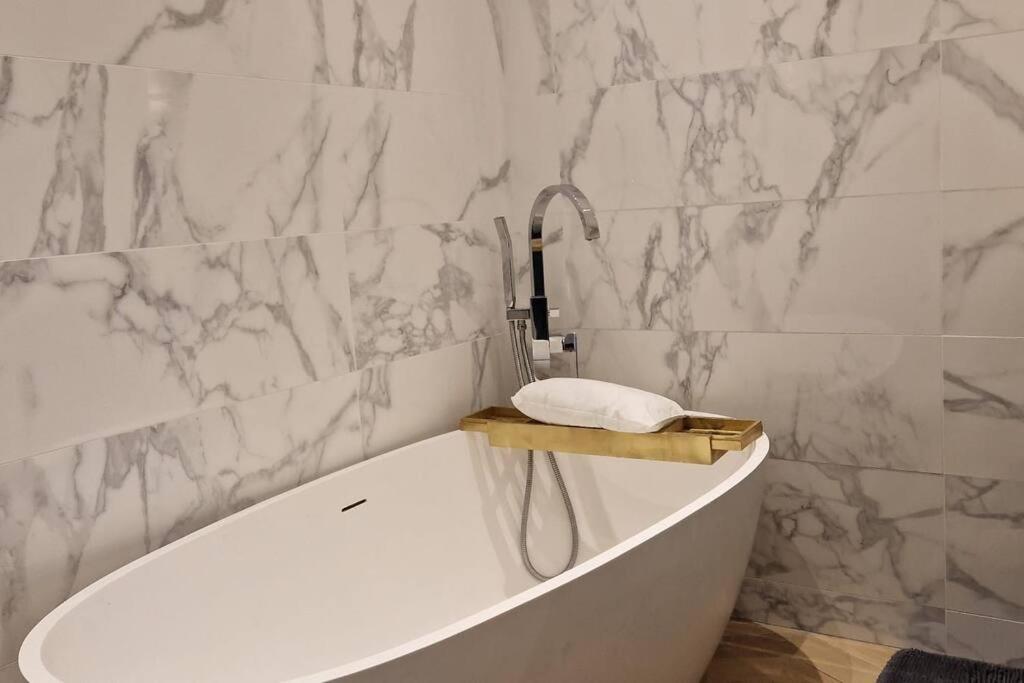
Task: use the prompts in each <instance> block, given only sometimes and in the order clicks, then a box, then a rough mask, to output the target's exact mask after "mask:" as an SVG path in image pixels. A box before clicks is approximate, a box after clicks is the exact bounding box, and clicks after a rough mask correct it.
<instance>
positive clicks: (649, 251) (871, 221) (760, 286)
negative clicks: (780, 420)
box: [555, 194, 941, 333]
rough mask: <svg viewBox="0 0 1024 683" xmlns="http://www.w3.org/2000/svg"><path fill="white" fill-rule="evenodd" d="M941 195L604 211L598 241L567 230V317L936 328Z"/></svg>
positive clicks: (599, 324)
mask: <svg viewBox="0 0 1024 683" xmlns="http://www.w3.org/2000/svg"><path fill="white" fill-rule="evenodd" d="M938 202H939V197H938V195H937V194H920V195H893V196H881V197H866V198H849V199H842V200H831V201H828V202H803V201H800V202H769V203H754V204H737V205H721V206H709V207H686V208H674V209H673V208H670V209H658V210H642V211H641V210H633V211H618V212H606V213H602V214H601V221H602V238H601V240H600V241H598V242H593V243H588V242H585V241H584V240H583V239H582V237H581V236H580V235H579V234H578V231H570V233H569V234H570V238H569V239H570V243H569V246H568V253H567V262H566V278H567V279H568V281H569V290H570V292H571V299H570V301H571V303H572V306H571V307H569V310H568V311H567V320H568V321H569V322H567V324H569V325H576V326H583V327H595V328H606V329H665V328H673V329H678V330H679V331H682V332H687V331H702V330H714V331H731V330H736V331H763V332H775V331H785V332H790V331H792V332H803V331H806V332H903V333H934V332H937V331H938V330H939V299H940V296H939V291H938V286H937V285H938V282H939V278H940V275H939V251H940V249H941V245H940V241H941V237H940V235H939V234H938V232H937V231H935V230H934V227H933V226H934V224H935V223H936V222H937V221H938V215H939V206H938ZM882 243H885V244H886V245H887V247H886V249H884V250H880V249H878V245H879V244H882ZM555 272H556V274H557V273H558V271H557V270H556V271H555Z"/></svg>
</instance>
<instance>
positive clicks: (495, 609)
mask: <svg viewBox="0 0 1024 683" xmlns="http://www.w3.org/2000/svg"><path fill="white" fill-rule="evenodd" d="M695 414H696V413H695ZM702 414H703V413H702ZM458 433H460V432H459V431H458V430H455V431H451V432H446V433H444V434H439V435H437V436H434V437H431V438H429V439H424V440H422V441H418V442H415V443H412V444H409V445H407V446H403V447H401V448H398V449H395V450H393V451H390V452H388V453H384V454H382V455H379V456H376V457H373V458H370V459H368V460H364V461H363V462H360V463H358V464H355V465H352V466H349V467H346V468H344V469H341V470H338V471H337V472H332V473H330V474H328V475H325V476H323V477H319V478H317V479H314V480H313V481H310V482H308V483H306V484H303V485H301V486H297V487H295V488H293V489H291V490H289V491H285V492H283V493H279V494H277V495H276V496H273V497H271V498H268V499H266V500H264V501H261V502H259V503H256V504H254V505H251V506H250V507H247V508H245V509H244V510H241V511H239V512H237V513H234V514H231V515H228V516H227V517H224V518H223V519H220V520H218V521H216V522H213V523H212V524H209V525H207V526H205V527H203V528H202V529H199V530H197V531H195V532H192V533H191V534H188V535H186V536H184V537H182V538H180V539H178V540H176V541H174V542H173V543H169V544H168V545H166V546H164V547H162V548H158V549H157V550H154V551H153V552H150V553H147V554H145V555H143V556H142V557H139V558H137V559H135V560H133V561H132V562H129V563H128V564H126V565H125V566H123V567H121V568H119V569H116V570H114V571H113V572H111V573H110V574H107V575H106V576H104V577H102V578H100V579H97V580H96V581H94V582H93V583H91V584H89V585H88V586H85V587H84V588H82V589H81V590H79V591H78V592H77V593H75V594H74V595H72V596H71V597H69V598H68V599H67V600H65V601H64V602H62V603H61V604H60V605H58V606H57V607H56V608H54V609H53V610H52V611H51V612H50V613H49V614H47V615H46V616H45V617H43V619H42V620H40V621H39V623H37V624H36V625H35V626H34V627H33V628H32V630H31V631H29V634H28V635H27V636H26V637H25V640H24V641H23V642H22V644H21V648H20V649H19V652H18V660H17V661H18V668H19V670H20V673H21V674H22V675H23V676H25V677H26V678H27V677H28V676H31V677H32V678H31V680H32V683H64V682H63V681H61V680H60V679H58V678H56V677H54V676H53V674H51V673H50V672H49V670H48V669H47V668H46V666H45V664H44V663H43V661H42V645H43V641H44V639H45V637H46V635H47V633H49V631H50V629H51V627H52V625H53V624H54V623H55V622H57V621H58V620H60V618H61V617H63V616H64V615H65V614H66V613H67V612H69V611H70V610H71V609H73V608H74V607H76V606H77V605H78V604H79V603H80V602H81V601H83V600H85V599H86V598H88V597H89V596H90V595H91V594H92V593H93V592H95V591H97V590H100V589H101V588H103V587H104V586H106V585H107V584H109V583H111V582H113V581H116V580H117V579H119V578H121V577H122V576H125V575H126V574H129V573H131V572H132V571H135V570H136V569H137V568H138V567H140V566H142V565H143V564H145V563H147V562H150V561H152V560H155V559H156V558H158V557H160V556H162V555H163V554H164V553H168V552H171V551H173V550H175V549H176V548H177V547H178V546H179V545H184V544H185V543H188V542H191V541H193V540H195V539H196V538H201V537H202V536H205V535H206V534H209V533H213V532H215V531H216V530H218V529H219V528H220V527H221V526H222V525H226V524H229V523H232V522H234V521H237V519H238V518H239V517H240V516H245V515H248V514H252V513H255V512H256V511H258V510H260V509H262V508H263V507H266V506H268V505H271V504H273V503H275V502H277V501H279V500H283V499H286V498H288V497H290V496H294V495H299V494H300V493H302V492H304V491H306V490H308V488H311V487H315V486H317V485H322V484H326V483H327V482H329V481H330V480H332V479H333V478H334V477H337V476H341V475H342V474H344V473H347V472H352V471H356V470H358V469H359V468H362V467H365V466H367V465H369V464H371V463H375V462H380V461H382V460H385V459H390V458H393V457H398V456H400V455H402V454H403V453H404V452H405V451H407V450H410V449H413V448H418V447H421V446H422V445H424V444H427V443H431V442H434V441H441V440H444V439H448V438H452V435H453V434H458ZM769 450H770V441H769V438H768V435H767V434H765V435H762V436H761V437H760V438H758V440H757V441H756V442H754V444H753V448H752V449H751V453H750V455H749V456H747V460H746V462H744V463H743V465H742V466H740V468H739V469H737V470H736V471H735V472H733V473H732V474H731V475H730V476H729V477H728V478H727V479H726V480H725V481H723V482H722V483H720V484H718V485H717V486H716V487H714V488H713V489H711V490H709V491H707V492H705V493H703V494H702V495H700V496H698V497H697V498H696V499H694V500H693V501H691V502H690V503H689V504H687V505H685V506H683V507H682V508H680V509H678V510H676V511H675V512H674V513H672V514H671V515H668V516H667V517H665V518H663V519H661V520H659V521H658V522H656V523H655V524H652V525H651V526H649V527H647V528H645V529H644V530H642V531H640V532H638V533H637V534H634V535H633V536H631V537H629V538H628V539H626V540H624V541H622V542H621V543H618V544H616V545H614V546H612V547H611V548H609V549H607V550H605V551H603V552H601V553H598V554H597V555H595V556H594V557H592V558H590V559H589V560H587V561H586V562H583V563H581V564H578V565H577V566H575V567H573V568H572V569H570V570H569V571H567V572H565V573H563V574H560V575H559V576H556V577H555V578H553V579H550V580H548V581H545V582H543V583H539V584H537V585H536V586H533V587H532V588H528V589H527V590H525V591H522V592H521V593H518V594H516V595H514V596H512V597H510V598H507V599H505V600H503V601H501V602H499V603H497V604H495V605H492V606H490V607H488V608H486V609H483V610H481V611H479V612H476V613H474V614H471V615H469V616H467V617H464V618H463V619H460V620H458V621H455V622H452V623H451V624H448V625H446V626H444V627H442V628H440V629H437V630H435V631H431V632H430V633H427V634H424V635H423V636H420V637H419V638H416V639H413V640H410V641H407V642H405V643H402V644H400V645H396V646H394V647H391V648H388V649H386V650H382V651H380V652H378V653H376V654H373V655H369V656H367V657H363V658H362V659H357V660H355V661H353V662H350V663H348V664H345V665H342V666H339V667H336V668H334V669H326V670H323V671H318V672H316V673H314V674H309V675H306V676H300V677H298V678H292V679H289V680H288V681H287V682H286V683H324V682H325V681H333V680H337V679H339V678H342V677H344V676H348V675H351V674H354V673H357V672H360V671H364V670H366V669H370V668H372V667H375V666H379V665H381V664H384V663H386V662H388V661H391V660H393V659H397V658H399V657H403V656H405V655H408V654H410V653H413V652H416V651H418V650H421V649H423V648H426V647H429V646H431V645H434V644H435V643H438V642H440V641H442V640H444V639H446V638H449V637H451V636H453V635H455V634H457V633H460V632H462V631H465V630H466V629H469V628H472V627H473V626H476V625H478V624H481V623H483V622H486V621H489V620H491V619H494V618H495V617H498V616H500V615H501V614H504V613H505V612H508V611H511V610H513V609H515V608H516V607H519V606H520V605H522V604H525V603H527V602H529V601H531V600H533V599H535V598H538V597H540V596H542V595H545V594H546V593H548V592H551V591H553V590H555V589H557V588H559V587H561V586H563V585H565V584H567V583H569V582H571V581H572V580H574V579H576V578H578V577H580V576H582V575H584V574H587V573H589V572H590V571H592V570H594V569H596V568H598V567H600V566H602V565H604V564H607V563H608V562H611V561H612V560H614V559H616V558H618V557H620V556H621V555H624V554H625V553H627V552H629V551H630V550H632V549H634V548H636V547H637V546H639V545H641V544H642V543H644V542H645V541H648V540H650V539H651V538H653V537H655V536H657V535H659V534H661V533H664V532H665V531H667V530H668V529H669V528H671V527H673V526H675V525H676V524H678V523H679V522H681V521H682V520H684V519H686V518H687V517H689V516H690V515H691V514H693V513H695V512H697V511H698V510H700V509H701V508H703V507H705V506H707V505H709V504H711V503H712V502H714V501H715V500H717V499H718V498H720V497H721V496H723V495H725V494H726V493H728V492H729V491H731V490H732V489H733V488H735V487H736V486H738V485H739V484H740V483H742V482H743V481H744V480H745V479H746V478H747V477H748V476H750V475H751V474H752V473H753V472H754V471H756V470H757V469H758V467H760V466H761V464H762V463H763V462H764V461H765V459H767V457H768V453H769Z"/></svg>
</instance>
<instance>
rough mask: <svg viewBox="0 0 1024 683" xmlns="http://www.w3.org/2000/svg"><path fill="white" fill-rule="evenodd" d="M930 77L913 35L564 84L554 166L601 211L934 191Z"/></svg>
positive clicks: (935, 98) (935, 140)
mask: <svg viewBox="0 0 1024 683" xmlns="http://www.w3.org/2000/svg"><path fill="white" fill-rule="evenodd" d="M939 80H940V79H939V50H938V48H937V47H936V46H934V45H932V46H927V45H926V46H917V45H915V46H910V47H903V48H893V49H887V50H881V51H873V52H865V53H859V54H854V55H845V56H840V57H830V58H826V59H819V60H812V61H804V62H796V63H792V64H781V65H777V66H771V67H766V68H763V69H746V70H740V71H729V72H719V73H710V74H704V75H701V76H693V77H687V78H683V79H679V80H668V81H657V82H651V83H639V84H635V85H629V86H624V87H618V88H611V89H602V90H597V91H594V92H581V93H572V94H569V95H565V96H562V97H561V98H560V100H559V117H560V125H561V130H560V136H561V144H560V149H561V174H562V179H563V180H565V181H567V182H574V183H576V184H578V185H579V186H580V187H581V188H582V189H583V190H584V191H585V192H588V193H590V194H591V195H593V196H594V197H596V199H595V201H596V202H597V203H598V208H600V209H606V210H611V209H623V208H649V207H662V206H674V205H679V204H682V205H689V204H724V203H736V202H752V201H762V200H775V199H806V198H809V199H812V200H814V201H818V200H823V199H830V198H834V197H841V196H850V195H865V194H892V193H899V192H922V191H931V190H937V189H938V186H939V185H938V183H939V179H938V172H939V135H938V122H939V121H938V120H939V115H938V104H939Z"/></svg>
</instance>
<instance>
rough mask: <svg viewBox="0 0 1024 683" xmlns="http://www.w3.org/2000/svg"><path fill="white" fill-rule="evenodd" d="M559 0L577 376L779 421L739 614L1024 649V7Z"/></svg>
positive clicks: (544, 115) (543, 145)
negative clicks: (593, 234)
mask: <svg viewBox="0 0 1024 683" xmlns="http://www.w3.org/2000/svg"><path fill="white" fill-rule="evenodd" d="M547 5H548V9H549V13H548V15H547V16H548V19H549V33H548V34H547V35H548V39H547V42H545V41H544V40H541V41H539V42H538V43H537V44H536V45H535V46H534V49H533V52H532V53H531V54H535V55H539V56H538V57H536V58H529V59H526V60H525V61H526V63H533V64H535V63H536V62H537V60H539V59H542V58H543V56H544V55H549V56H550V62H549V63H550V70H549V71H548V72H544V71H543V70H537V69H535V70H534V71H533V72H532V73H533V74H534V77H533V78H532V79H529V80H528V81H525V83H524V84H523V85H522V86H521V91H520V92H521V95H520V97H519V100H520V104H519V109H518V110H517V111H518V112H519V113H518V117H517V119H516V120H518V121H520V122H521V126H522V127H523V128H524V129H525V130H526V131H528V134H526V133H518V135H520V136H521V139H522V140H523V141H524V142H527V143H530V141H535V142H533V143H532V144H533V145H534V146H533V148H532V152H531V151H528V150H525V149H516V150H515V151H514V153H515V154H518V155H523V156H529V157H530V159H531V160H532V163H533V166H532V167H531V168H530V169H521V170H524V172H525V171H529V172H532V173H533V174H534V177H536V178H537V181H536V182H534V183H532V184H533V185H539V184H540V182H541V181H540V179H541V178H549V177H552V176H554V175H556V174H557V175H559V176H560V177H561V178H562V179H563V180H566V181H572V182H575V183H577V184H578V185H579V186H580V187H581V188H582V189H583V190H584V191H585V192H586V193H587V194H588V195H589V196H590V197H591V198H592V199H593V200H594V202H595V203H596V204H597V205H598V209H599V214H600V215H599V218H600V221H601V224H602V237H601V239H600V240H599V241H598V242H596V243H587V242H585V241H584V240H583V239H582V234H581V232H580V230H579V229H578V227H577V226H576V225H575V224H574V220H573V219H571V218H567V219H565V220H564V221H563V225H562V226H561V227H560V230H559V231H558V232H557V233H556V234H554V235H553V237H552V239H553V240H554V241H555V243H556V244H555V245H553V248H552V249H551V250H550V251H551V254H552V256H553V257H554V256H555V255H558V258H560V259H563V260H564V264H565V277H564V280H563V281H560V282H555V283H553V288H555V289H556V290H557V289H559V288H561V289H560V291H561V292H562V296H563V297H564V299H563V301H561V303H562V304H563V314H564V321H565V324H566V325H568V326H573V327H577V328H579V329H582V330H583V331H584V332H583V354H582V357H581V367H582V372H583V374H584V375H587V376H591V377H596V378H605V379H609V380H612V381H619V382H623V383H627V384H634V385H638V386H642V387H646V388H649V389H652V390H654V391H659V392H662V393H665V394H667V395H670V396H673V397H675V398H677V399H679V400H680V401H683V402H684V403H686V404H687V405H689V406H691V407H694V408H700V409H706V410H714V411H720V412H726V413H732V414H737V415H750V416H757V417H761V418H763V419H764V420H765V423H766V426H767V429H768V431H769V433H770V434H771V435H772V437H773V444H774V448H773V460H772V461H771V462H770V463H769V465H768V470H767V475H768V495H767V499H766V502H765V506H764V511H763V515H762V519H761V524H760V533H759V535H758V538H757V541H756V544H755V547H754V553H753V559H752V561H751V564H750V567H749V570H748V577H749V578H748V581H747V582H746V585H745V587H744V591H743V595H742V597H741V600H740V603H739V606H738V611H739V613H740V614H741V615H744V616H747V617H751V618H754V619H760V620H764V621H770V622H773V623H778V624H785V625H795V626H798V627H801V628H808V629H811V630H817V631H822V632H825V633H833V634H838V635H846V636H851V637H855V638H862V639H866V640H875V641H879V642H884V643H889V644H894V645H905V644H910V645H918V646H923V647H927V648H931V649H936V650H948V651H950V652H953V653H957V654H971V655H973V656H979V657H983V658H987V659H990V660H993V661H1016V662H1018V663H1019V662H1021V661H1024V638H1022V635H1021V634H1022V633H1024V593H1022V592H1021V587H1020V586H1021V582H1020V580H1019V577H1020V576H1021V575H1022V574H1024V525H1022V522H1021V519H1022V515H1024V446H1022V443H1024V427H1022V425H1024V390H1022V389H1021V386H1022V379H1024V303H1022V302H1024V297H1022V296H1021V291H1022V287H1024V276H1022V275H1021V273H1024V269H1022V268H1021V265H1022V264H1024V161H1022V160H1024V71H1022V70H1021V68H1020V65H1021V64H1022V63H1024V9H1022V7H1024V6H1022V5H1021V4H1020V3H1019V2H1017V1H1016V0H901V1H900V2H892V1H890V0H839V1H838V2H826V0H784V1H776V0H548V2H547ZM531 60H532V61H531ZM538 73H539V74H542V75H543V77H541V78H537V77H536V74H538ZM527 92H529V93H532V95H533V96H532V98H528V97H526V93H527ZM511 130H512V132H511V133H510V136H509V139H510V140H512V139H516V136H517V132H516V129H515V127H514V126H513V127H512V129H511ZM548 141H554V142H553V143H552V144H553V146H554V147H555V149H556V150H557V154H555V155H552V154H551V153H550V151H549V150H548V149H547V147H548V146H549V143H548ZM522 184H523V185H524V186H529V185H530V183H528V182H523V183H522Z"/></svg>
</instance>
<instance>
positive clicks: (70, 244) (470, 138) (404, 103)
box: [0, 58, 509, 260]
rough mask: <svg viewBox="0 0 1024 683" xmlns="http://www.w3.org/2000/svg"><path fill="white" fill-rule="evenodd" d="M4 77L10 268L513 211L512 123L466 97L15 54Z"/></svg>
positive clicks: (0, 162) (0, 164)
mask: <svg viewBox="0 0 1024 683" xmlns="http://www.w3.org/2000/svg"><path fill="white" fill-rule="evenodd" d="M0 74H2V75H0V82H2V83H4V84H5V85H4V87H3V88H2V89H0V92H3V93H4V98H3V104H2V113H0V151H2V152H3V154H0V178H2V179H3V181H4V182H3V183H2V184H0V188H2V189H0V198H2V199H3V200H4V201H5V206H8V207H10V210H9V211H7V212H5V215H4V217H3V219H2V227H3V230H2V231H0V260H4V259H18V258H26V257H29V256H48V255H58V254H70V253H81V252H97V251H112V250H119V249H129V248H136V247H148V246H168V245H175V244H187V243H209V242H222V241H239V240H251V239H265V238H269V237H275V236H280V235H303V234H311V233H318V232H331V231H340V230H345V229H369V228H378V227H382V226H385V225H401V224H408V223H421V222H430V221H450V220H459V219H463V218H466V217H469V216H486V217H488V218H489V217H490V216H491V215H493V214H494V213H495V211H496V210H497V209H498V208H500V207H503V206H504V202H505V194H504V193H505V192H506V187H505V183H506V181H507V179H508V173H509V170H508V165H509V164H508V161H507V159H506V156H505V152H504V144H503V143H504V140H503V138H502V136H494V135H491V134H489V129H490V128H492V127H500V124H499V123H498V122H496V121H490V120H486V119H482V118H481V117H480V116H479V114H480V112H479V109H476V110H475V109H474V107H472V106H470V105H471V102H470V100H469V99H468V98H465V97H462V96H448V95H435V94H420V93H390V92H386V91H378V92H373V91H369V90H362V89H356V88H335V87H329V86H316V85H307V84H301V83H287V82H281V81H271V80H266V79H251V78H250V79H246V78H229V77H223V76H209V75H199V74H189V73H180V72H171V71H156V70H148V69H134V68H131V69H129V68H123V67H102V66H100V67H95V66H87V65H82V64H65V63H59V62H44V61H40V60H31V59H11V58H0ZM485 143H486V144H485ZM40 159H42V160H44V162H43V163H40V162H39V160H40ZM47 160H52V161H47Z"/></svg>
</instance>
